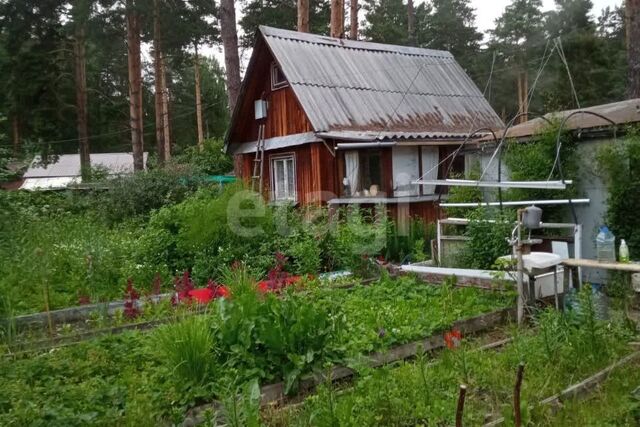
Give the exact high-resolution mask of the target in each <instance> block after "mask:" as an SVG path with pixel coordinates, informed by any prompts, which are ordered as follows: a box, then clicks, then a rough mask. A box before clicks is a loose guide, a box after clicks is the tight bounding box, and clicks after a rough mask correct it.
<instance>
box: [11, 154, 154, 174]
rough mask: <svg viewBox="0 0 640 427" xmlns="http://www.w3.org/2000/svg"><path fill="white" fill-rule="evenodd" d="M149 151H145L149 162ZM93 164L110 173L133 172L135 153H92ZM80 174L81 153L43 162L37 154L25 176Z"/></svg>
mask: <svg viewBox="0 0 640 427" xmlns="http://www.w3.org/2000/svg"><path fill="white" fill-rule="evenodd" d="M147 156H148V153H144V163H145V164H146V163H147ZM91 166H93V167H96V166H99V167H103V168H105V169H106V170H107V171H108V172H109V174H112V175H116V174H121V173H131V172H133V155H132V154H131V153H96V154H91ZM76 176H80V155H79V154H61V155H59V156H57V158H56V159H55V161H54V162H52V163H49V164H43V163H42V160H41V158H40V156H36V157H35V158H34V159H33V162H31V165H30V166H29V169H27V171H26V172H25V174H24V176H23V178H56V177H76Z"/></svg>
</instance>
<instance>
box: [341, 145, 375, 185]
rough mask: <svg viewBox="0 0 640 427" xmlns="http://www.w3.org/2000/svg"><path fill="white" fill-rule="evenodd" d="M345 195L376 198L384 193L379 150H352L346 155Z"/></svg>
mask: <svg viewBox="0 0 640 427" xmlns="http://www.w3.org/2000/svg"><path fill="white" fill-rule="evenodd" d="M344 169H345V170H344V180H343V182H342V184H343V186H344V189H345V195H346V196H349V197H376V196H380V194H379V193H380V192H382V191H384V185H383V182H382V156H381V153H380V151H379V150H359V151H356V150H351V151H346V152H345V153H344Z"/></svg>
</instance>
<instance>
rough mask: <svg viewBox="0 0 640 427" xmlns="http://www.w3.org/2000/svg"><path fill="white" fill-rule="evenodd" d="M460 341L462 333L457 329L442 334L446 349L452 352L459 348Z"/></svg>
mask: <svg viewBox="0 0 640 427" xmlns="http://www.w3.org/2000/svg"><path fill="white" fill-rule="evenodd" d="M461 341H462V332H460V331H459V330H457V329H453V330H451V331H449V332H445V333H444V342H445V344H447V348H449V349H450V350H453V349H454V348H456V347H459V346H460V342H461Z"/></svg>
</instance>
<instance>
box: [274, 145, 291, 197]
mask: <svg viewBox="0 0 640 427" xmlns="http://www.w3.org/2000/svg"><path fill="white" fill-rule="evenodd" d="M271 199H272V200H274V201H280V202H285V201H287V202H295V201H296V164H295V159H294V157H293V155H289V156H280V157H273V158H271Z"/></svg>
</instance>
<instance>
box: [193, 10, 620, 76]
mask: <svg viewBox="0 0 640 427" xmlns="http://www.w3.org/2000/svg"><path fill="white" fill-rule="evenodd" d="M511 1H512V0H471V4H472V6H473V7H474V8H475V10H476V25H477V27H478V29H479V30H480V31H481V32H483V33H484V32H486V31H487V30H489V29H492V28H493V27H494V21H495V20H496V18H498V17H499V16H500V15H502V12H503V11H504V8H505V7H506V6H507V5H508V4H510V3H511ZM622 1H623V0H592V2H593V9H592V11H591V14H592V15H593V16H596V17H597V16H598V15H600V11H601V10H602V9H604V8H606V7H607V6H609V7H611V8H613V7H615V6H620V5H621V4H622ZM416 3H422V1H416ZM542 5H543V6H542V7H543V10H544V11H547V10H553V9H554V8H555V1H554V0H542ZM240 13H241V12H240V7H236V18H237V19H240ZM360 19H361V20H362V19H363V18H360ZM203 53H204V54H205V55H207V56H214V57H215V58H216V59H217V60H218V62H219V63H220V64H221V65H222V67H224V55H223V53H222V48H220V47H219V46H209V47H206V48H205V49H204V52H203ZM248 54H249V52H244V55H243V58H242V63H243V64H242V65H243V66H242V68H244V66H246V63H247V61H248V59H249V58H248Z"/></svg>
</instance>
